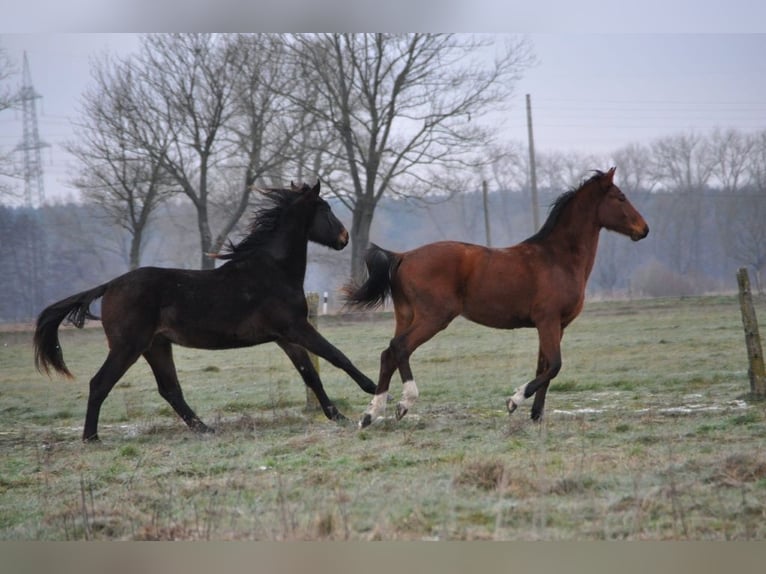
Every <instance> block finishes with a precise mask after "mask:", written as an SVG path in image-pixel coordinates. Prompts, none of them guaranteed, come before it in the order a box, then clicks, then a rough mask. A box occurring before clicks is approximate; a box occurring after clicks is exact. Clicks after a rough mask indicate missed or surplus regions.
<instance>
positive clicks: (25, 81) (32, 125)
mask: <svg viewBox="0 0 766 574" xmlns="http://www.w3.org/2000/svg"><path fill="white" fill-rule="evenodd" d="M38 98H42V96H41V95H40V94H38V93H37V92H36V91H35V88H34V87H33V86H32V76H31V74H30V73H29V61H28V60H27V53H26V52H24V70H23V72H22V80H21V90H20V92H19V96H18V101H19V102H21V111H22V116H23V123H24V135H23V138H22V140H21V143H20V144H18V145H17V146H16V151H22V152H24V199H25V202H26V205H27V206H29V207H32V206H33V204H35V203H36V205H38V206H39V205H42V203H43V202H44V201H45V184H44V181H43V162H42V160H41V159H40V156H41V154H40V150H41V149H42V148H44V147H48V146H49V144H47V143H45V142H42V141H40V133H39V131H38V129H37V102H36V100H37V99H38Z"/></svg>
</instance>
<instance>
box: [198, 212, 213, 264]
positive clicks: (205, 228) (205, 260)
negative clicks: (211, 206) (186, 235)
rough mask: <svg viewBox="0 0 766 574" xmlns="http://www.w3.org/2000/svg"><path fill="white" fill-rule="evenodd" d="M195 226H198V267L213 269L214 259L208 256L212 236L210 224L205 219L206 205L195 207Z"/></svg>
mask: <svg viewBox="0 0 766 574" xmlns="http://www.w3.org/2000/svg"><path fill="white" fill-rule="evenodd" d="M197 226H198V227H199V241H200V251H201V252H200V269H214V268H215V260H214V259H213V258H212V257H210V255H209V253H210V249H211V245H212V244H213V237H212V234H211V233H210V224H209V223H208V220H207V206H202V205H200V206H198V207H197Z"/></svg>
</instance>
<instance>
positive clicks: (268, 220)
mask: <svg viewBox="0 0 766 574" xmlns="http://www.w3.org/2000/svg"><path fill="white" fill-rule="evenodd" d="M319 191H320V187H319V183H317V184H316V185H315V186H314V187H310V186H308V185H303V186H302V187H301V188H297V187H293V188H292V189H268V190H261V192H262V193H263V194H264V196H265V197H266V198H267V203H266V205H265V206H264V207H262V208H261V209H260V210H258V211H257V212H256V214H255V217H254V218H253V222H252V224H251V227H250V232H249V234H248V235H247V236H246V237H245V238H244V239H243V240H242V241H241V242H239V243H238V244H237V245H233V244H231V245H230V246H229V249H228V252H227V253H224V254H221V255H218V258H219V259H224V260H227V261H226V263H225V264H224V265H222V266H220V267H218V268H216V269H211V270H185V269H163V268H157V267H142V268H139V269H135V270H133V271H129V272H127V273H125V274H124V275H121V276H119V277H116V278H115V279H112V280H111V281H108V282H107V283H104V284H103V285H99V286H97V287H94V288H93V289H90V290H88V291H83V292H82V293H77V294H75V295H72V296H70V297H67V298H66V299H63V300H62V301H58V302H56V303H53V304H51V305H50V306H48V307H47V308H46V309H44V310H43V311H42V312H41V313H40V315H39V316H38V318H37V328H36V330H35V334H34V347H35V364H36V366H37V368H38V370H40V371H43V372H45V373H50V371H51V370H55V371H57V372H59V373H61V374H63V375H66V376H68V377H71V376H72V375H71V373H70V371H69V369H68V368H67V366H66V364H65V363H64V357H63V354H62V351H61V347H60V345H59V338H58V328H59V325H60V324H61V323H62V322H63V321H64V319H69V320H70V321H71V322H72V323H74V325H75V326H77V327H82V326H83V324H84V322H85V319H88V318H97V317H94V316H93V315H91V313H90V310H89V307H90V304H91V303H92V302H93V301H95V300H96V299H98V298H99V297H101V298H102V300H101V321H102V326H103V329H104V332H105V334H106V338H107V341H108V344H109V353H108V355H107V357H106V360H105V361H104V363H103V365H102V366H101V368H100V369H99V370H98V372H97V373H96V374H95V375H94V377H93V378H92V379H91V381H90V393H89V395H88V407H87V412H86V415H85V427H84V430H83V435H82V438H83V440H85V441H92V440H98V418H99V412H100V410H101V405H102V403H103V402H104V400H105V399H106V397H107V395H108V394H109V392H110V391H111V390H112V388H113V387H114V385H115V384H116V383H117V381H119V380H120V378H121V377H122V376H123V375H124V374H125V372H126V371H127V370H128V368H129V367H130V366H131V365H132V364H133V363H135V362H136V361H137V360H138V359H139V358H140V357H141V356H142V355H143V357H144V359H146V361H147V362H148V363H149V366H150V367H151V369H152V372H153V374H154V377H155V379H156V381H157V387H158V390H159V393H160V395H161V396H162V397H163V398H164V399H165V400H166V401H167V402H168V403H169V404H170V405H171V406H172V407H173V409H174V410H175V412H176V413H177V414H178V416H180V417H181V418H182V419H183V420H184V422H185V423H186V424H187V425H188V426H189V427H190V428H191V429H192V430H194V431H198V432H210V431H211V429H210V428H209V427H207V426H206V425H205V424H204V423H203V422H202V421H201V420H200V419H199V418H198V417H197V415H196V414H195V413H194V411H192V409H191V408H190V407H189V405H188V404H187V403H186V401H185V400H184V397H183V393H182V392H181V386H180V384H179V382H178V376H177V374H176V368H175V364H174V362H173V353H172V345H173V344H174V343H175V344H178V345H183V346H187V347H194V348H198V349H232V348H237V347H248V346H252V345H259V344H261V343H267V342H276V344H277V345H279V347H280V348H281V349H282V350H283V351H284V352H285V353H286V354H287V356H288V357H289V359H290V360H291V362H292V363H293V364H294V365H295V368H296V369H297V370H298V372H299V373H300V375H301V377H302V378H303V381H304V383H305V384H306V385H307V386H308V387H309V388H311V390H312V391H313V392H314V394H315V395H316V397H317V399H318V400H319V403H320V405H321V407H322V410H323V412H324V414H325V415H326V416H327V418H328V419H331V420H337V421H343V420H345V417H344V416H343V415H342V414H341V413H340V412H339V411H338V409H337V408H336V407H335V405H334V404H333V403H332V401H331V400H330V399H329V398H328V397H327V394H326V393H325V391H324V388H323V386H322V381H321V380H320V378H319V374H318V373H317V371H316V369H314V367H313V365H312V362H311V359H310V357H309V355H308V353H307V350H308V351H311V352H312V353H314V354H316V355H318V356H320V357H322V358H324V359H326V360H327V361H329V362H330V363H331V364H332V365H334V366H336V367H338V368H340V369H343V370H344V371H345V372H346V373H347V374H348V375H349V376H350V377H351V378H352V379H353V380H354V381H355V382H356V383H357V384H358V385H359V386H360V387H361V388H362V389H363V390H364V391H365V392H367V393H369V394H373V393H374V391H375V384H374V383H373V382H372V381H371V380H370V379H369V378H367V377H366V376H365V375H364V374H362V373H361V372H360V371H359V370H358V369H357V368H356V367H355V366H354V365H353V364H352V363H351V361H349V359H348V358H346V356H345V355H343V353H341V352H340V351H339V350H338V349H336V348H335V347H334V346H333V345H332V344H330V343H329V342H328V341H327V340H326V339H325V338H324V337H322V336H321V335H320V334H319V333H318V332H317V331H316V329H314V327H312V326H311V324H310V323H309V322H308V306H307V304H306V294H305V292H304V290H303V281H304V277H305V274H306V257H307V244H308V242H309V241H314V242H316V243H318V244H320V245H324V246H326V247H331V248H333V249H336V250H340V249H343V248H344V247H345V246H346V244H347V243H348V239H349V237H348V232H347V231H346V229H345V227H344V226H343V224H342V223H341V222H340V221H339V220H338V218H337V217H336V216H335V215H334V214H333V212H332V210H331V209H330V206H329V204H328V203H327V202H326V201H324V200H323V199H322V198H321V197H320V195H319Z"/></svg>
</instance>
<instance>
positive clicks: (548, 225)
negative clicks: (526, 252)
mask: <svg viewBox="0 0 766 574" xmlns="http://www.w3.org/2000/svg"><path fill="white" fill-rule="evenodd" d="M605 175H606V174H605V173H604V172H603V171H600V170H597V169H596V170H593V175H592V176H591V177H589V178H588V179H586V180H584V181H583V182H582V183H581V184H580V185H579V186H578V187H576V188H572V189H570V190H568V191H565V192H564V193H562V194H561V195H559V196H558V197H557V198H556V200H555V201H554V202H553V203H552V204H551V208H550V212H549V213H548V219H546V220H545V223H543V226H542V227H541V228H540V230H539V231H538V232H537V233H535V234H534V235H533V236H532V237H529V238H528V239H525V240H524V241H523V243H537V242H540V241H542V240H543V239H545V238H546V237H548V236H549V235H550V234H551V232H552V231H553V229H554V227H556V222H558V220H559V217H561V213H562V212H563V211H564V209H565V208H566V206H567V204H568V203H569V201H570V200H571V199H572V198H573V197H574V196H575V194H576V193H577V192H578V191H579V190H581V189H582V188H583V187H585V186H586V185H588V184H589V183H592V182H594V181H596V180H598V179H601V178H602V177H604V176H605Z"/></svg>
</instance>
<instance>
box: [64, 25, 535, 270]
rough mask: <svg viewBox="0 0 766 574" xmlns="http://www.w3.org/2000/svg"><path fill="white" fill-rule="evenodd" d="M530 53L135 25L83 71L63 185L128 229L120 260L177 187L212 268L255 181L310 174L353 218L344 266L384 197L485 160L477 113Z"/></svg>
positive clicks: (355, 258)
mask: <svg viewBox="0 0 766 574" xmlns="http://www.w3.org/2000/svg"><path fill="white" fill-rule="evenodd" d="M488 53H489V56H492V55H493V54H494V55H495V57H488ZM532 61H533V57H532V55H531V50H530V47H529V46H528V44H527V43H526V42H525V41H524V40H518V41H514V40H510V41H509V42H508V43H507V44H506V45H505V46H503V47H501V48H499V47H497V46H495V44H494V40H493V39H492V38H490V37H478V38H477V37H471V36H464V35H453V34H285V35H275V34H246V35H244V34H220V35H218V34H172V35H165V34H163V35H148V36H145V37H144V38H143V40H142V47H141V50H140V52H139V53H137V54H134V55H130V56H128V57H125V58H120V59H116V58H111V57H108V56H105V57H103V58H102V59H101V60H99V61H98V62H96V63H95V65H94V66H93V80H94V83H93V85H92V86H91V88H90V89H89V90H88V91H87V92H86V93H85V94H84V96H83V106H82V111H81V116H80V117H81V119H80V122H79V126H78V127H79V129H78V133H79V137H78V139H77V140H76V141H74V142H72V143H71V144H70V145H69V147H68V149H69V151H70V152H71V153H72V154H73V155H74V156H75V157H76V158H77V159H78V160H79V165H80V169H79V174H78V175H77V176H76V178H75V180H74V183H75V185H76V186H77V187H78V188H79V189H80V190H81V191H82V195H83V197H85V198H86V199H87V200H89V201H93V202H96V203H98V204H100V205H102V206H104V209H105V210H107V211H108V212H109V213H110V214H111V216H112V217H113V220H114V222H115V223H116V224H118V225H120V226H122V227H123V228H124V229H125V230H126V231H127V232H128V233H129V234H130V236H131V237H132V243H133V245H132V248H131V259H130V266H131V267H135V266H137V265H139V263H140V254H141V248H142V245H143V236H144V233H145V231H146V228H147V226H148V225H149V222H150V221H151V218H152V214H153V213H155V212H156V209H157V206H158V205H160V204H161V203H162V202H163V201H165V200H167V199H168V198H169V197H172V196H174V195H183V196H185V197H186V198H187V199H188V200H189V201H190V202H191V204H192V205H193V206H194V208H195V211H196V220H197V230H198V233H199V253H200V267H202V268H210V267H212V266H213V265H214V260H213V259H211V258H210V257H209V256H208V254H209V253H214V252H216V251H217V250H218V249H219V248H220V247H221V245H222V244H223V242H224V241H225V239H226V238H227V236H228V235H229V234H230V233H231V232H232V230H233V229H234V228H235V226H236V224H237V223H238V222H239V220H240V218H241V217H242V215H243V213H244V212H245V211H246V209H247V206H248V204H249V203H250V201H251V198H252V194H253V192H252V188H253V184H258V185H269V184H272V183H273V184H276V185H283V184H284V183H285V182H286V181H290V180H293V179H297V180H303V179H314V178H320V179H321V180H322V182H323V189H327V190H329V191H330V192H331V193H332V194H333V195H334V196H335V197H336V198H337V199H338V200H339V201H340V202H341V203H342V204H343V205H344V206H345V207H346V208H348V209H349V211H350V212H351V213H352V222H351V229H350V232H351V239H352V241H351V243H352V259H351V262H352V263H351V266H352V274H354V275H357V274H358V273H359V272H360V269H361V260H362V255H363V251H364V249H365V247H366V245H367V244H368V242H369V232H370V227H371V224H372V221H373V218H374V214H375V209H376V207H377V205H378V203H379V201H380V200H381V198H382V197H384V196H385V195H391V194H394V195H408V196H413V195H416V196H417V195H426V194H428V193H429V192H431V191H433V190H434V189H444V178H443V177H439V176H440V174H443V173H445V170H446V169H450V168H455V167H456V168H459V169H462V168H463V167H464V166H466V165H478V164H480V163H482V162H483V161H484V160H485V157H486V155H485V154H482V153H480V150H482V149H485V147H486V145H487V144H488V143H489V141H490V140H491V137H492V135H493V134H492V130H491V129H490V128H489V127H487V125H486V124H482V123H480V122H478V121H477V120H479V119H480V118H481V117H482V116H483V115H485V114H488V113H490V112H492V111H495V110H498V109H500V108H501V107H502V106H504V105H505V104H506V103H507V102H508V100H509V97H510V95H511V93H512V90H513V86H514V83H515V81H516V80H517V79H518V77H519V75H520V74H521V72H522V71H523V70H524V69H525V68H526V67H527V66H528V65H529V64H530V63H531V62H532ZM213 216H215V218H214V217H213ZM213 219H215V220H216V221H217V222H218V223H219V225H218V227H214V225H213Z"/></svg>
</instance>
